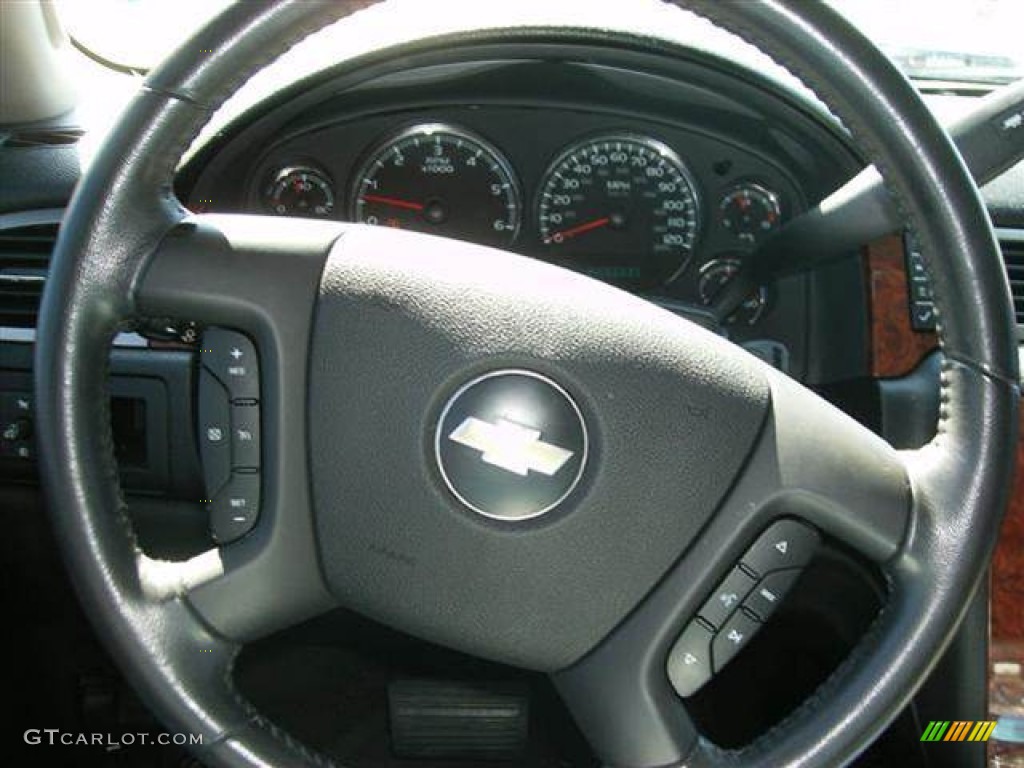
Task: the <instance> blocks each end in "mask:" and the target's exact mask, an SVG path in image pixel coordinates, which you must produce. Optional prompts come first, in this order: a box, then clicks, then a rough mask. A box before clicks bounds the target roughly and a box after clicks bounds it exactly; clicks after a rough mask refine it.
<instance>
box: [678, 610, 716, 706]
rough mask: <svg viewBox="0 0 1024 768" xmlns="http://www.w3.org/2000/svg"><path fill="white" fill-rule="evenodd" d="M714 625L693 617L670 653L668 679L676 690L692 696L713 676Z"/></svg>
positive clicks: (681, 694)
mask: <svg viewBox="0 0 1024 768" xmlns="http://www.w3.org/2000/svg"><path fill="white" fill-rule="evenodd" d="M711 637H712V632H711V630H710V629H708V628H707V627H705V626H704V625H703V624H700V623H699V622H697V621H691V622H690V624H689V625H688V626H687V627H686V629H685V630H684V631H683V634H681V635H680V636H679V639H678V640H676V644H675V645H673V646H672V652H671V653H669V655H668V679H669V680H670V681H671V683H672V687H673V688H675V690H676V693H678V694H679V695H680V696H682V697H684V698H685V697H686V696H691V695H693V694H694V693H696V691H697V690H698V689H700V687H701V686H702V685H704V683H706V682H707V681H708V679H709V678H710V677H711Z"/></svg>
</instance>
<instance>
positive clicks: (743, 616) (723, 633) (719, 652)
mask: <svg viewBox="0 0 1024 768" xmlns="http://www.w3.org/2000/svg"><path fill="white" fill-rule="evenodd" d="M760 628H761V623H760V622H759V621H758V620H757V619H755V618H754V617H753V616H750V615H749V614H747V613H745V612H744V611H742V610H739V611H736V612H735V613H734V614H733V615H732V618H730V619H729V620H728V621H727V622H726V623H725V626H723V627H722V628H721V629H720V630H718V634H716V635H715V639H714V640H713V641H712V643H711V653H712V656H713V658H714V662H715V663H714V671H715V672H720V671H721V670H722V667H724V666H725V665H726V664H728V663H729V662H730V661H732V660H733V658H734V657H735V656H736V654H737V653H739V652H740V651H741V650H742V649H743V648H745V647H746V645H747V643H749V642H750V639H751V638H752V637H753V636H754V634H755V633H756V632H757V631H758V630H759V629H760Z"/></svg>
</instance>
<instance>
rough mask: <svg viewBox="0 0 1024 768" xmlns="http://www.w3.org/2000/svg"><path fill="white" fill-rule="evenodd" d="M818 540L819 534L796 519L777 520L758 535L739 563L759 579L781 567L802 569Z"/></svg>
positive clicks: (816, 546) (815, 547)
mask: <svg viewBox="0 0 1024 768" xmlns="http://www.w3.org/2000/svg"><path fill="white" fill-rule="evenodd" d="M820 540H821V537H820V536H818V532H817V531H816V530H814V529H813V528H811V527H810V526H807V525H804V524H803V523H798V522H797V521H796V520H780V521H778V522H777V523H772V525H771V526H769V528H768V530H766V531H765V532H764V533H762V534H761V536H760V537H759V538H758V540H757V541H755V542H754V544H753V546H751V547H750V549H748V550H747V552H746V554H744V555H743V559H742V561H741V562H742V563H743V565H744V566H745V567H746V568H747V569H748V570H750V571H752V572H753V573H754V574H756V575H758V576H764V575H765V574H766V573H771V572H772V571H779V570H782V569H784V568H803V567H804V566H805V565H807V562H808V561H809V560H810V559H811V557H812V556H813V555H814V551H815V550H816V549H817V548H818V542H819V541H820Z"/></svg>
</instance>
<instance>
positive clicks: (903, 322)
mask: <svg viewBox="0 0 1024 768" xmlns="http://www.w3.org/2000/svg"><path fill="white" fill-rule="evenodd" d="M865 255H866V258H865V267H866V269H867V285H868V301H869V303H868V322H869V324H870V327H871V334H870V337H869V338H870V340H869V343H870V345H871V348H870V350H869V359H870V360H871V375H872V376H874V377H875V378H881V379H886V378H893V377H896V376H904V375H906V374H908V373H910V372H911V371H912V370H914V368H916V367H917V365H918V364H919V363H920V362H921V361H922V360H923V359H924V358H925V356H926V355H927V354H928V353H929V352H931V351H932V350H933V349H935V348H936V347H938V345H939V342H938V338H937V337H936V336H935V334H934V333H922V332H919V331H915V330H914V329H913V328H912V327H911V326H910V299H909V295H908V292H907V270H906V257H905V255H904V251H903V239H902V238H901V237H899V236H898V235H893V236H890V237H884V238H882V239H880V240H877V241H875V242H874V243H872V244H871V245H869V246H868V247H867V249H866V254H865Z"/></svg>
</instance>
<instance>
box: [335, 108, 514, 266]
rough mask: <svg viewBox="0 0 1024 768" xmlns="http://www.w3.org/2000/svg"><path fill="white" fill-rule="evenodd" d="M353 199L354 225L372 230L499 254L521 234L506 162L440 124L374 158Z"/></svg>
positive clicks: (391, 143) (389, 144)
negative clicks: (405, 232) (464, 243)
mask: <svg viewBox="0 0 1024 768" xmlns="http://www.w3.org/2000/svg"><path fill="white" fill-rule="evenodd" d="M352 198H353V201H352V218H353V219H355V220H356V221H360V222H363V223H365V224H374V225H378V226H388V227H398V228H401V229H411V230H415V231H417V232H426V233H429V234H435V235H441V236H444V237H452V238H456V239H460V240H469V241H472V242H475V243H483V244H485V245H493V246H498V247H505V246H508V245H510V244H511V243H512V241H513V240H515V237H516V234H517V232H518V231H519V224H520V218H521V217H520V211H521V208H520V202H519V199H520V198H519V189H518V187H517V185H516V182H515V178H514V175H513V173H512V169H511V168H510V167H509V164H508V163H507V162H506V160H505V159H504V158H503V157H502V156H501V154H500V153H499V152H498V151H497V150H496V149H495V148H494V147H492V146H491V145H489V144H487V143H486V142H485V141H484V140H483V139H481V138H480V137H478V136H475V135H473V134H470V133H468V132H467V131H463V130H461V129H457V128H454V127H452V126H447V125H441V124H437V123H431V124H424V125H418V126H415V127H413V128H409V129H407V130H405V131H402V132H401V133H400V134H399V135H397V136H394V137H392V138H391V139H389V140H387V141H385V142H384V143H383V144H382V145H381V146H380V147H378V148H377V149H376V150H375V151H374V152H372V153H371V155H370V157H369V158H368V160H367V161H366V162H365V164H364V165H363V167H362V170H361V171H360V173H359V174H358V176H357V178H356V182H355V188H354V190H353V194H352Z"/></svg>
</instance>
